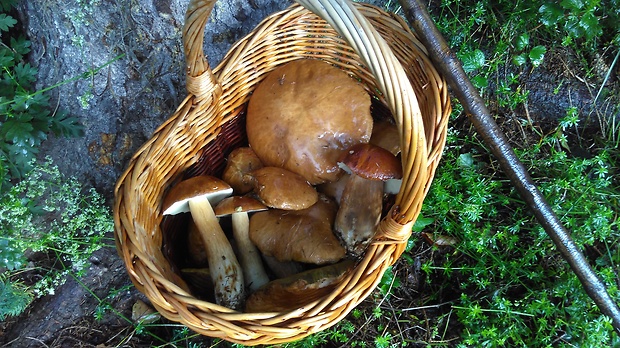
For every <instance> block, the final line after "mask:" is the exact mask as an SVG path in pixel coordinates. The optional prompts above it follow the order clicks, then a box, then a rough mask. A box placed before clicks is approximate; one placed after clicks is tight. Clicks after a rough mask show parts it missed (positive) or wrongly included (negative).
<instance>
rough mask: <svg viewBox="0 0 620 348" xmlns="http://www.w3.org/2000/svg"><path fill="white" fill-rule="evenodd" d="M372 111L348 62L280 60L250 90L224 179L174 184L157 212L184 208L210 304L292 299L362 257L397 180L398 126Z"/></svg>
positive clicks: (256, 304)
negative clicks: (242, 140) (241, 142)
mask: <svg viewBox="0 0 620 348" xmlns="http://www.w3.org/2000/svg"><path fill="white" fill-rule="evenodd" d="M370 109H371V100H370V95H369V94H368V93H367V92H366V91H365V90H364V88H363V87H362V86H361V85H360V84H359V83H358V82H357V81H356V80H354V79H352V78H351V77H349V76H348V74H347V73H345V72H344V71H342V70H340V69H338V68H336V67H334V66H332V65H330V64H328V63H326V62H323V61H320V60H312V59H304V60H296V61H292V62H289V63H286V64H284V65H282V66H280V67H279V68H277V69H275V70H274V71H272V72H271V73H269V74H268V75H267V76H266V77H265V79H264V80H263V81H262V82H261V83H260V84H259V85H258V87H257V88H256V90H255V91H254V93H253V94H252V96H251V99H250V102H249V105H248V109H247V121H246V129H247V136H248V142H249V146H248V147H242V148H237V149H235V150H234V151H232V152H231V153H230V155H229V157H228V159H227V164H226V168H225V170H224V173H223V175H222V177H221V178H216V177H213V176H204V175H203V176H196V177H193V178H191V179H188V180H185V181H182V182H180V183H179V184H177V185H175V186H174V187H172V188H171V189H170V191H169V193H168V194H167V195H166V197H165V199H164V202H163V209H164V212H163V214H164V215H169V214H178V213H184V212H185V213H187V212H190V213H191V218H192V219H191V220H192V222H191V223H190V227H189V232H188V233H189V238H188V239H189V244H190V245H189V250H195V251H194V252H193V253H195V254H197V255H202V257H203V258H204V259H205V260H206V263H207V264H208V272H206V273H204V272H203V273H201V274H202V275H201V276H202V277H207V278H209V279H210V281H211V288H212V289H213V294H214V298H215V301H216V303H217V304H219V305H222V306H225V307H228V308H232V309H236V310H245V311H246V312H259V311H282V310H287V309H288V310H291V309H294V308H297V307H299V306H300V305H302V304H303V303H304V302H307V301H310V300H312V299H313V298H320V297H321V296H323V295H325V294H327V292H328V291H330V285H332V284H335V283H337V281H338V279H340V277H342V276H343V275H344V274H345V273H346V271H347V270H349V269H351V268H352V267H353V264H354V260H356V259H357V258H359V257H361V256H362V255H363V253H364V250H365V248H366V246H367V244H368V243H369V242H370V241H371V240H372V238H373V235H374V233H375V231H376V229H377V226H378V224H379V221H380V219H381V214H382V211H383V203H384V199H385V197H387V196H388V195H392V194H396V193H397V192H398V190H399V188H400V180H399V179H401V178H402V167H401V163H400V160H399V158H398V157H397V156H398V153H399V152H400V148H399V140H398V139H399V137H398V131H397V129H396V126H395V125H394V124H393V123H391V122H389V121H380V122H379V121H376V122H375V121H373V118H372V116H371V110H370ZM227 217H230V220H231V221H232V222H231V224H230V225H231V226H232V228H231V229H232V230H231V231H225V230H224V229H223V228H222V226H223V224H222V223H221V221H220V219H227ZM231 241H232V243H231ZM233 246H234V247H233Z"/></svg>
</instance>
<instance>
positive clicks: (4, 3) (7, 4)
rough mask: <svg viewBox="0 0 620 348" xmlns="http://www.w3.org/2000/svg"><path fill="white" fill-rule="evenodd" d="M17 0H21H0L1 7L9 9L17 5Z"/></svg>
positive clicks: (5, 9)
mask: <svg viewBox="0 0 620 348" xmlns="http://www.w3.org/2000/svg"><path fill="white" fill-rule="evenodd" d="M17 1H19V0H0V9H2V10H4V11H9V10H10V9H11V7H13V6H15V5H17Z"/></svg>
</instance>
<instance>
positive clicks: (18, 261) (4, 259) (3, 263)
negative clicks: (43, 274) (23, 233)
mask: <svg viewBox="0 0 620 348" xmlns="http://www.w3.org/2000/svg"><path fill="white" fill-rule="evenodd" d="M0 222H1V220H0ZM7 227H8V226H3V228H4V229H6V228H7ZM9 228H10V227H9ZM7 232H8V231H4V233H7ZM25 264H26V257H25V256H24V250H20V248H18V247H17V246H16V245H15V242H13V241H11V240H8V239H6V238H2V237H0V267H2V268H6V269H8V270H10V271H12V270H16V269H20V268H22V267H23V266H24V265H25ZM0 297H1V296H0Z"/></svg>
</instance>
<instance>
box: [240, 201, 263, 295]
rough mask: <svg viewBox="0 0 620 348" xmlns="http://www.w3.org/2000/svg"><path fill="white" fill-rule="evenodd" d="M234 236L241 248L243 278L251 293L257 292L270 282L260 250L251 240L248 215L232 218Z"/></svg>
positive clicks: (243, 214)
mask: <svg viewBox="0 0 620 348" xmlns="http://www.w3.org/2000/svg"><path fill="white" fill-rule="evenodd" d="M231 219H232V225H233V236H234V238H235V240H236V241H237V246H238V248H239V261H240V262H241V264H242V265H243V277H244V279H245V283H246V285H247V286H248V287H249V288H250V290H251V291H256V290H257V289H258V288H260V287H261V286H263V285H265V284H267V283H268V282H269V277H268V276H267V273H266V272H265V268H264V267H263V261H262V260H261V257H260V254H259V252H258V249H257V248H256V247H255V246H254V244H252V241H251V240H250V218H249V217H248V213H246V212H239V213H234V214H232V216H231Z"/></svg>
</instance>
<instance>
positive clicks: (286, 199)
mask: <svg viewBox="0 0 620 348" xmlns="http://www.w3.org/2000/svg"><path fill="white" fill-rule="evenodd" d="M249 176H251V177H252V180H253V184H254V192H255V193H256V195H257V196H258V198H259V199H260V200H261V201H262V202H263V203H264V204H265V205H267V206H269V207H271V208H276V209H283V210H300V209H306V208H309V207H310V206H312V205H313V204H314V203H316V201H317V200H318V198H319V195H318V192H317V191H316V189H315V188H314V187H312V185H310V183H308V182H307V181H306V179H304V178H303V177H302V176H301V175H299V174H296V173H293V172H291V171H288V170H286V169H284V168H279V167H263V168H260V169H258V170H255V171H253V172H252V173H250V174H249Z"/></svg>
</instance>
